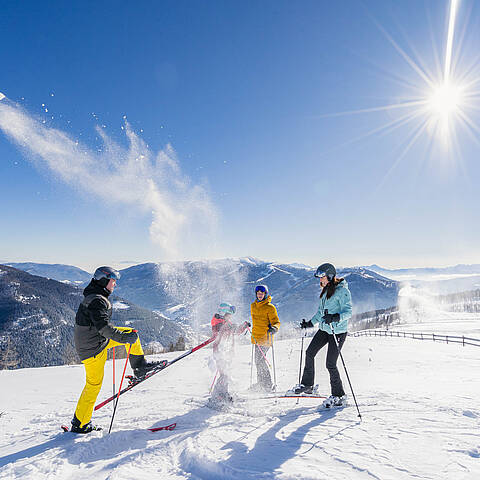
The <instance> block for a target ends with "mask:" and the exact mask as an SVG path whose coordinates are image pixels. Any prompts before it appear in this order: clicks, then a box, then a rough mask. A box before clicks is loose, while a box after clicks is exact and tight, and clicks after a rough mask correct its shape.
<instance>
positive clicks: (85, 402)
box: [75, 327, 143, 427]
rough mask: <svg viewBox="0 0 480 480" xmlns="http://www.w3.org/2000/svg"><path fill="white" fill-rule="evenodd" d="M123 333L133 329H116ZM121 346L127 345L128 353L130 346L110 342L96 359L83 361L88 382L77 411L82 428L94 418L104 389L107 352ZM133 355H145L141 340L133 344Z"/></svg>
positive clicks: (79, 400) (131, 352)
mask: <svg viewBox="0 0 480 480" xmlns="http://www.w3.org/2000/svg"><path fill="white" fill-rule="evenodd" d="M115 328H118V330H122V331H123V332H130V331H131V330H132V329H131V328H128V327H115ZM119 345H125V349H126V350H127V351H128V344H126V343H118V342H115V341H113V340H110V341H109V342H108V344H107V346H106V347H105V348H104V349H103V350H102V351H101V352H100V353H99V354H98V355H95V356H94V357H90V358H87V359H86V360H83V361H82V363H83V364H84V365H85V374H86V382H85V387H84V389H83V391H82V394H81V395H80V398H79V399H78V403H77V408H76V409H75V416H76V417H77V418H78V419H79V420H80V427H83V426H84V425H86V424H87V423H88V422H89V421H90V420H91V418H92V413H93V408H94V406H95V402H96V400H97V396H98V394H99V393H100V389H101V388H102V382H103V375H104V368H105V362H106V361H107V351H108V349H109V348H112V347H118V346H119ZM130 354H132V355H143V349H142V344H141V343H140V338H137V341H136V342H135V343H133V344H132V348H131V350H130Z"/></svg>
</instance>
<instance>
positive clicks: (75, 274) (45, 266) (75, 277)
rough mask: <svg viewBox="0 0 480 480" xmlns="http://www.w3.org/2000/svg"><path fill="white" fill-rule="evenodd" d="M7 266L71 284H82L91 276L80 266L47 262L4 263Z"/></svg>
mask: <svg viewBox="0 0 480 480" xmlns="http://www.w3.org/2000/svg"><path fill="white" fill-rule="evenodd" d="M5 265H7V266H9V267H13V268H16V269H18V270H23V271H24V272H27V273H30V274H32V275H38V276H39V277H45V278H51V279H52V280H58V281H59V282H67V283H73V284H77V285H78V284H83V283H85V282H88V281H89V280H90V279H91V278H92V274H91V273H88V272H86V271H85V270H82V269H81V268H78V267H74V266H73V265H62V264H58V263H56V264H49V263H33V262H22V263H8V262H7V263H5Z"/></svg>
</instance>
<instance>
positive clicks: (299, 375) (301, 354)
mask: <svg viewBox="0 0 480 480" xmlns="http://www.w3.org/2000/svg"><path fill="white" fill-rule="evenodd" d="M306 334H307V329H305V332H303V334H302V348H301V350H300V366H299V367H298V384H299V385H300V383H301V378H302V360H303V340H304V339H305V335H306ZM299 400H300V399H299V398H297V405H298V401H299Z"/></svg>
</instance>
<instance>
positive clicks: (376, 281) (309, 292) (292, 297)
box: [117, 257, 398, 326]
mask: <svg viewBox="0 0 480 480" xmlns="http://www.w3.org/2000/svg"><path fill="white" fill-rule="evenodd" d="M313 273H314V269H313V268H311V267H306V266H299V265H291V264H290V265H285V264H277V263H272V262H264V261H261V260H258V259H252V258H250V257H249V258H240V259H223V260H212V261H196V262H172V263H159V264H155V263H146V264H142V265H136V266H133V267H129V268H126V269H124V270H122V271H121V274H122V278H121V281H120V282H119V283H118V290H117V291H118V294H119V295H121V296H122V297H123V298H126V299H128V300H130V301H132V302H134V303H136V304H138V305H141V306H143V307H145V308H149V309H152V310H156V311H159V312H161V313H162V314H163V315H165V316H167V317H169V318H175V319H177V320H179V321H181V322H183V323H188V324H190V325H196V326H199V325H202V324H205V323H208V322H209V321H210V318H211V316H212V314H213V313H214V312H215V311H216V308H217V306H218V304H219V303H220V302H222V301H228V302H231V303H233V304H235V305H236V306H237V307H238V314H237V315H236V318H238V319H247V318H249V317H250V303H251V302H252V301H253V300H254V293H253V292H254V287H255V285H257V284H259V283H263V284H266V285H267V286H268V288H269V290H270V293H271V295H272V297H273V303H274V304H275V305H276V306H277V308H278V312H279V316H280V319H281V320H282V321H286V322H296V321H298V320H301V319H302V318H309V317H311V316H312V315H313V314H314V313H315V312H316V310H317V308H318V297H319V294H320V289H319V281H318V279H316V278H315V277H314V276H313ZM338 275H339V276H343V277H345V279H346V280H347V281H348V284H349V287H350V290H351V292H352V300H353V308H354V311H356V312H363V311H367V310H374V309H378V308H386V307H389V306H393V305H395V304H396V302H397V294H398V284H397V282H395V281H393V280H390V279H388V278H385V277H383V276H381V275H379V274H377V273H375V272H371V271H368V270H366V269H363V268H346V269H343V270H340V271H339V272H338Z"/></svg>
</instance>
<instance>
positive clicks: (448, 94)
mask: <svg viewBox="0 0 480 480" xmlns="http://www.w3.org/2000/svg"><path fill="white" fill-rule="evenodd" d="M461 100H462V99H461V91H460V88H459V87H457V86H456V85H452V84H450V83H444V84H443V85H440V86H438V87H436V88H435V89H434V90H433V91H432V93H431V95H430V97H429V98H428V108H429V110H430V112H431V114H433V115H439V116H441V117H444V118H445V117H449V116H451V115H454V114H455V113H456V112H458V111H459V109H460V108H461V103H462V102H461Z"/></svg>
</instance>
